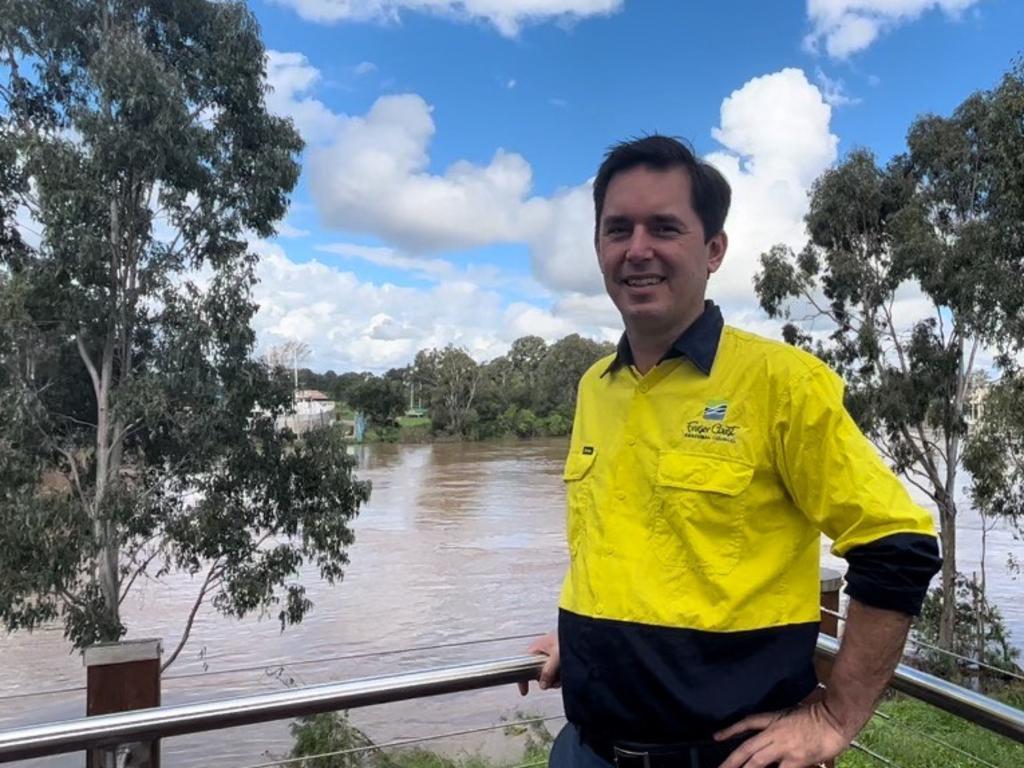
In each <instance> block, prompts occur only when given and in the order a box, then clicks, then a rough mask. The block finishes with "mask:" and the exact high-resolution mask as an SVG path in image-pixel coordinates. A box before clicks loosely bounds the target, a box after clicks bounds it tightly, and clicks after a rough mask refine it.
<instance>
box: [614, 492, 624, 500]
mask: <svg viewBox="0 0 1024 768" xmlns="http://www.w3.org/2000/svg"><path fill="white" fill-rule="evenodd" d="M615 498H616V499H618V500H619V501H625V500H626V492H625V491H619V492H618V493H616V494H615Z"/></svg>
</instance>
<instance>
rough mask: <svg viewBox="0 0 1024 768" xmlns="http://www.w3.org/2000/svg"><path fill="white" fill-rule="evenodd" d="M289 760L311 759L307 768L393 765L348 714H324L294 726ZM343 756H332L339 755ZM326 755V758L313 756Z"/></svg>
mask: <svg viewBox="0 0 1024 768" xmlns="http://www.w3.org/2000/svg"><path fill="white" fill-rule="evenodd" d="M291 731H292V738H293V739H294V740H295V743H294V745H293V746H292V751H291V753H290V754H289V757H293V758H294V757H309V759H308V760H304V761H303V762H302V766H303V768H380V766H386V765H390V761H389V760H388V759H387V758H386V757H385V756H384V753H383V752H381V751H380V750H379V749H377V748H376V747H375V746H374V744H373V742H372V741H371V740H370V738H369V737H368V736H367V735H366V734H365V733H363V732H362V731H361V730H359V729H358V728H356V727H355V726H354V725H352V723H351V722H349V719H348V713H347V712H322V713H320V714H318V715H310V716H309V717H303V718H300V719H299V720H297V721H295V722H294V723H292V726H291ZM337 752H340V753H342V754H330V755H326V753H337ZM311 755H326V756H325V757H310V756H311Z"/></svg>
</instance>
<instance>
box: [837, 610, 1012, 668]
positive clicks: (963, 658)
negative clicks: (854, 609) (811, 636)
mask: <svg viewBox="0 0 1024 768" xmlns="http://www.w3.org/2000/svg"><path fill="white" fill-rule="evenodd" d="M821 612H822V613H824V614H827V615H829V616H834V617H835V618H837V619H839V621H844V622H845V621H846V620H847V619H846V616H844V615H843V614H841V613H838V612H836V611H833V610H830V609H828V608H825V607H824V606H822V608H821ZM909 639H910V642H912V643H914V644H915V645H919V646H921V647H922V648H927V649H928V650H930V651H935V652H936V653H942V654H945V655H946V656H951V657H953V658H955V659H959V660H961V661H966V662H968V663H969V664H974V665H975V666H979V667H983V668H985V669H990V670H992V671H993V672H998V673H999V674H1000V675H1006V676H1007V677H1012V678H1015V679H1017V680H1021V681H1024V675H1021V674H1019V673H1017V672H1014V671H1013V670H1011V669H1003V668H1002V667H997V666H994V665H992V664H987V663H985V662H984V661H981V660H980V659H974V658H971V657H970V656H963V655H961V654H959V653H956V652H955V651H947V650H946V649H945V648H940V647H939V646H937V645H932V644H931V643H926V642H925V641H924V640H919V639H917V638H916V637H913V636H911V637H910V638H909Z"/></svg>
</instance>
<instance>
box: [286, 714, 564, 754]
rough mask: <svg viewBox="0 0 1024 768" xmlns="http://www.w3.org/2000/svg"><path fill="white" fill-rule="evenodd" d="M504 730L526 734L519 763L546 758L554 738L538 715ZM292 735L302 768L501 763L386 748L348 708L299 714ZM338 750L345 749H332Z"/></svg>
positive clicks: (514, 734)
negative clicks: (361, 726)
mask: <svg viewBox="0 0 1024 768" xmlns="http://www.w3.org/2000/svg"><path fill="white" fill-rule="evenodd" d="M514 719H515V720H516V721H521V720H526V719H530V716H528V715H524V714H522V713H521V712H516V714H515V717H514ZM505 720H506V718H504V717H503V718H502V721H505ZM505 735H506V736H510V737H525V740H524V745H523V756H522V758H521V759H520V760H517V761H516V762H517V763H541V762H546V761H547V756H548V753H549V752H550V749H551V743H552V742H553V741H554V738H553V736H552V735H551V733H550V732H549V731H548V729H547V728H546V727H545V725H544V723H543V722H539V718H537V721H535V722H531V723H528V724H526V725H519V724H510V725H508V726H506V728H505ZM292 737H293V738H294V740H295V742H294V746H293V747H292V751H291V753H290V755H289V756H290V757H292V758H297V757H305V758H308V759H307V760H305V761H303V762H302V766H303V768H501V764H500V763H494V762H492V761H490V760H487V759H486V758H484V757H481V756H479V755H467V756H460V757H448V756H446V755H442V754H440V753H438V752H433V751H431V750H429V749H426V748H424V747H419V746H413V747H404V748H399V749H392V750H390V751H388V752H384V751H383V750H381V749H380V748H379V747H377V746H376V745H375V744H374V743H373V741H372V740H371V739H370V738H369V737H368V736H367V735H366V734H365V733H363V732H362V731H361V730H359V729H358V728H356V727H355V726H354V725H352V723H351V722H350V721H349V719H348V713H346V712H329V713H323V714H319V715H312V716H310V717H304V718H301V719H300V720H298V721H296V722H295V723H293V724H292ZM339 752H340V753H342V754H328V753H339ZM314 755H323V757H313V756H314ZM282 765H284V764H282Z"/></svg>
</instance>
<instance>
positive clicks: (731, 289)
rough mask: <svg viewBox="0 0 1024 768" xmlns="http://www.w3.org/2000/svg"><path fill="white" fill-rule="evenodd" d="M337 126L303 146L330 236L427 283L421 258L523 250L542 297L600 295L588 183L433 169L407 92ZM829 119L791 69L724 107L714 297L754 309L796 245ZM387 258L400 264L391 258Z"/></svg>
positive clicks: (495, 170) (436, 268)
mask: <svg viewBox="0 0 1024 768" xmlns="http://www.w3.org/2000/svg"><path fill="white" fill-rule="evenodd" d="M293 101H294V100H293ZM335 117H336V119H335V123H334V124H335V126H336V132H335V134H334V135H333V137H331V139H330V140H326V141H324V142H322V143H321V144H320V145H318V146H315V147H313V148H312V150H311V157H310V162H309V163H308V165H307V168H308V173H309V179H310V189H311V192H312V196H313V199H314V201H315V203H316V205H317V207H318V209H319V212H320V216H321V219H322V221H323V222H324V223H325V224H327V225H328V226H330V227H334V228H337V229H341V230H345V231H349V232H359V233H364V234H369V235H373V236H375V237H377V238H380V239H381V240H382V241H384V242H385V243H387V244H388V245H389V246H391V245H393V246H395V247H397V248H398V249H400V251H401V254H400V256H401V260H402V261H401V264H402V265H404V266H405V267H407V268H410V269H417V267H416V264H417V262H420V263H422V264H426V265H430V264H432V266H421V267H418V269H419V271H421V272H422V271H431V270H433V274H435V275H436V276H441V274H442V273H441V271H440V270H442V269H447V267H442V265H441V264H439V263H437V262H430V261H429V259H430V258H431V257H430V256H429V254H432V253H436V252H439V251H445V250H458V249H468V248H474V247H479V246H485V245H491V244H495V243H524V244H526V245H527V247H528V249H529V254H530V263H531V267H532V272H533V275H534V276H535V278H536V279H537V280H538V281H539V282H540V283H541V284H543V285H544V286H546V287H547V288H549V289H551V290H553V291H555V292H557V293H561V294H568V293H577V294H581V295H584V296H593V295H600V294H601V293H602V292H603V285H602V282H601V277H600V273H599V272H598V270H597V268H596V263H595V256H594V251H593V245H592V242H593V203H592V190H591V185H590V182H589V181H587V182H584V183H582V184H579V185H577V186H572V187H567V188H564V189H562V190H559V191H557V192H556V193H554V194H553V195H551V196H550V197H542V196H537V195H532V194H531V187H532V182H533V172H532V169H531V167H530V164H529V163H528V162H527V160H526V159H525V158H524V157H522V156H521V155H519V154H517V153H515V152H511V151H508V150H506V149H502V148H498V149H497V150H496V151H495V153H494V155H493V157H492V158H491V160H490V161H489V162H487V163H486V164H474V163H471V162H469V161H466V160H460V161H457V162H455V163H453V164H452V165H451V166H449V167H448V168H447V169H443V170H440V171H438V172H435V171H433V170H432V169H431V168H430V143H431V141H432V139H433V137H434V134H435V132H436V130H437V126H436V125H435V123H434V119H433V114H432V109H431V107H430V105H429V104H427V103H426V102H425V101H424V100H423V99H422V98H421V97H420V96H418V95H416V94H399V95H388V96H382V97H380V98H379V99H378V100H377V101H376V102H375V103H374V104H373V105H372V107H371V108H370V110H369V111H368V112H367V113H366V114H365V115H357V116H344V115H341V116H335ZM830 120H831V107H830V105H829V104H828V103H826V100H825V98H824V97H823V95H822V92H821V90H819V88H817V87H816V86H815V85H813V84H812V83H810V82H809V81H808V79H807V77H806V75H805V74H804V73H803V72H802V71H800V70H797V69H786V70H782V71H780V72H777V73H774V74H770V75H765V76H763V77H758V78H754V79H752V80H750V81H749V82H747V83H746V84H745V85H743V87H741V88H740V89H738V90H737V91H735V92H734V93H732V94H731V95H730V96H728V97H727V98H726V99H725V100H724V101H723V102H722V108H721V120H720V125H719V126H718V127H717V128H715V129H714V130H713V132H712V134H713V136H714V138H715V139H717V141H718V142H719V143H720V144H721V145H722V147H723V148H722V149H721V150H720V151H718V152H715V153H713V154H712V155H711V156H710V157H709V159H710V160H711V161H712V162H713V163H715V164H716V165H717V166H718V167H719V168H720V169H721V170H722V172H723V173H725V175H726V176H727V178H728V179H729V180H730V182H731V183H732V185H733V188H734V204H733V212H732V214H731V216H730V219H729V222H728V225H727V226H728V231H729V234H730V238H731V246H730V254H729V257H728V261H729V266H728V267H727V268H726V269H725V270H723V272H722V273H721V274H720V275H719V276H716V286H715V287H716V290H724V291H725V293H726V294H727V295H745V296H747V297H748V298H749V299H750V300H752V289H751V285H750V283H751V276H752V275H753V273H754V272H755V271H756V268H757V260H758V256H759V254H760V253H761V252H762V251H764V250H766V249H767V248H769V247H771V246H772V245H773V244H775V243H777V242H783V243H787V244H790V245H792V246H793V247H799V246H800V245H801V242H802V238H803V231H804V228H803V215H804V213H805V212H806V206H807V199H806V198H807V191H808V189H809V188H810V185H811V183H812V182H813V181H814V179H815V178H816V177H817V176H818V175H819V174H820V173H821V172H822V171H823V170H824V169H825V168H827V167H828V166H829V165H830V164H831V163H832V162H834V160H835V158H836V145H837V143H838V139H837V138H836V136H835V135H833V134H832V133H831V131H830V129H829V123H830ZM344 255H348V256H352V255H353V254H352V253H351V252H349V253H347V254H344ZM362 257H363V258H365V257H366V254H363V256H362ZM375 258H377V259H378V260H379V259H382V258H384V256H383V254H382V252H380V251H377V252H375ZM387 258H388V259H389V260H390V264H391V265H392V266H396V267H398V266H400V265H399V262H398V261H396V260H395V254H390V255H389V256H388V257H387ZM378 263H380V262H378Z"/></svg>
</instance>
